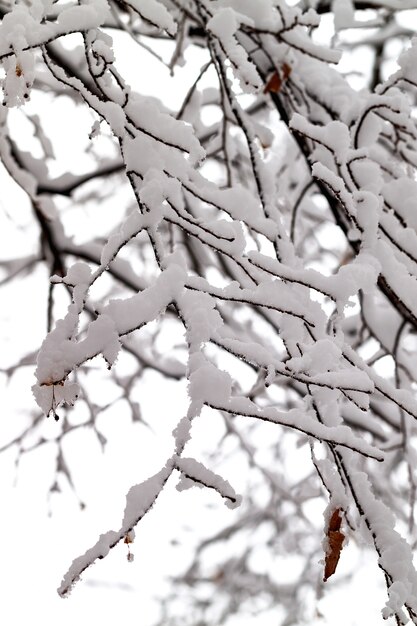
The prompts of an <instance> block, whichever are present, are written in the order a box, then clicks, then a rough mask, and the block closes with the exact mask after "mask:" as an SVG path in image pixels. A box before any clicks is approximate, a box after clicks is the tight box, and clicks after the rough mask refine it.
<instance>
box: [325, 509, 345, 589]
mask: <svg viewBox="0 0 417 626" xmlns="http://www.w3.org/2000/svg"><path fill="white" fill-rule="evenodd" d="M341 524H342V509H335V510H334V511H333V513H332V514H331V517H330V520H329V525H328V527H327V531H326V537H327V550H326V557H325V562H324V576H323V581H324V582H326V580H328V578H330V576H332V575H333V574H334V573H335V571H336V567H337V564H338V562H339V559H340V553H341V551H342V548H343V541H344V538H345V536H344V534H343V533H342V531H341V530H340V526H341Z"/></svg>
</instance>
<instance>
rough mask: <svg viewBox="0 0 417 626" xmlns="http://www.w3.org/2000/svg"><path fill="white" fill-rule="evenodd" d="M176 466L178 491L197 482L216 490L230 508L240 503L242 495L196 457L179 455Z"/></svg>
mask: <svg viewBox="0 0 417 626" xmlns="http://www.w3.org/2000/svg"><path fill="white" fill-rule="evenodd" d="M176 468H177V469H178V470H179V471H180V472H181V480H180V482H179V483H178V485H177V489H178V491H183V490H184V489H188V488H189V487H191V486H193V485H194V484H198V485H200V486H204V487H208V488H210V489H214V490H215V491H217V492H218V493H219V494H220V495H221V496H222V498H224V499H225V501H226V505H227V506H228V507H229V508H230V509H234V508H236V507H237V506H239V505H240V503H241V500H242V497H241V496H239V495H238V494H237V493H236V492H235V490H234V489H233V487H232V486H231V485H230V483H229V482H228V481H227V480H225V479H224V478H222V477H221V476H219V475H218V474H216V473H215V472H213V471H212V470H210V469H208V468H207V467H205V466H204V465H203V464H202V463H200V462H199V461H196V459H192V458H184V457H180V458H179V459H178V460H177V462H176Z"/></svg>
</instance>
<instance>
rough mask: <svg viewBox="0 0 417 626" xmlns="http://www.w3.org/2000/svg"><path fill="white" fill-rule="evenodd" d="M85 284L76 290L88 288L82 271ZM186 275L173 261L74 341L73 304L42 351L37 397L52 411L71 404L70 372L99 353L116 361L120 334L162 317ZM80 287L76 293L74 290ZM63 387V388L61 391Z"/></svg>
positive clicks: (105, 311)
mask: <svg viewBox="0 0 417 626" xmlns="http://www.w3.org/2000/svg"><path fill="white" fill-rule="evenodd" d="M75 276H77V278H78V279H79V280H80V272H74V271H73V272H72V273H71V272H70V273H69V275H67V279H66V280H67V282H71V280H74V278H75ZM83 278H86V279H87V282H86V283H83V282H78V283H77V285H78V288H81V289H82V291H83V292H86V291H87V289H88V285H89V282H90V280H89V279H90V274H88V273H87V275H85V274H84V275H83ZM184 280H185V275H184V272H183V270H182V269H181V268H180V267H179V266H178V265H176V264H173V265H170V266H169V267H168V268H167V269H166V270H164V271H163V272H162V273H161V274H160V276H159V277H158V278H157V279H156V281H155V283H154V284H153V285H151V286H149V287H148V288H146V289H144V290H143V291H141V292H140V293H138V294H136V295H135V296H131V297H130V298H127V299H125V300H120V299H119V300H110V302H109V303H108V304H107V306H106V307H104V309H103V311H102V313H100V314H99V315H98V316H97V318H96V319H95V320H94V321H93V322H91V323H90V324H89V326H88V329H87V332H86V333H85V336H84V337H83V339H81V340H77V339H76V333H77V329H78V322H79V310H78V309H79V307H78V306H77V304H76V303H75V302H74V303H73V304H71V305H70V306H69V308H68V313H67V315H66V316H65V318H64V319H62V320H58V322H57V324H56V327H55V329H54V330H53V331H51V332H50V333H49V335H48V336H47V337H46V338H45V340H44V342H43V344H42V347H41V350H40V352H39V355H38V366H37V369H36V376H37V380H38V382H37V384H36V385H34V387H33V393H34V394H35V398H36V401H37V402H38V404H39V406H40V407H41V408H42V409H43V410H44V412H45V414H46V415H48V414H49V413H50V412H51V411H54V412H55V409H56V407H57V406H58V405H59V404H60V402H61V401H65V402H66V403H69V404H72V403H73V401H74V399H75V397H74V392H73V391H72V386H71V385H69V383H68V382H67V380H66V379H67V376H68V375H69V374H70V373H71V372H73V371H74V370H75V369H77V368H78V367H79V366H80V365H81V364H83V363H85V362H86V361H88V360H90V359H92V358H93V357H95V356H97V355H98V354H101V355H102V356H103V358H104V359H105V361H106V362H107V364H108V366H109V367H111V366H112V364H113V363H114V362H115V360H116V358H117V355H118V353H119V350H120V337H122V336H124V335H127V334H129V333H131V332H133V331H134V330H136V329H138V328H141V327H142V326H144V325H145V324H147V323H149V322H150V321H152V320H154V319H155V318H157V317H158V316H159V315H161V314H162V313H163V312H164V311H165V309H166V308H167V306H168V305H169V304H170V303H171V302H172V301H173V300H175V298H176V297H178V295H179V293H180V292H181V290H182V289H183V286H184ZM76 289H77V288H75V289H74V292H75V293H76ZM61 390H65V393H64V394H62V393H61Z"/></svg>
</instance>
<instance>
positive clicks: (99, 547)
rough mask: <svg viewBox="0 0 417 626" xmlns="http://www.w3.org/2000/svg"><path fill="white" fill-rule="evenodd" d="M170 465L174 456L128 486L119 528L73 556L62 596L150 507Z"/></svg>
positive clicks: (104, 534)
mask: <svg viewBox="0 0 417 626" xmlns="http://www.w3.org/2000/svg"><path fill="white" fill-rule="evenodd" d="M173 467H174V459H173V458H171V459H169V460H168V461H167V463H166V465H165V466H164V467H163V468H162V469H161V470H160V471H159V472H157V473H156V474H154V475H153V476H151V477H150V478H148V479H147V480H145V481H144V482H142V483H139V484H138V485H134V486H133V487H131V488H130V489H129V491H128V493H127V495H126V506H125V510H124V515H123V519H122V523H121V526H120V528H119V530H117V531H115V530H109V531H108V532H106V533H103V534H102V535H100V537H99V539H98V541H97V543H95V544H94V546H92V547H91V548H89V549H88V550H87V551H86V552H85V553H84V554H83V555H82V556H79V557H77V558H76V559H74V561H73V562H72V564H71V566H70V567H69V569H68V571H67V572H66V573H65V575H64V577H63V579H62V581H61V584H60V586H59V587H58V590H57V591H58V593H59V595H60V596H61V597H65V596H68V595H69V593H70V592H71V590H72V587H73V586H74V585H75V583H76V582H77V581H79V580H80V576H81V574H82V573H83V572H84V571H85V570H86V569H87V568H88V567H90V565H92V564H93V563H94V562H95V561H96V560H97V559H104V558H105V557H106V556H107V554H108V553H109V551H110V550H111V549H112V548H114V547H115V546H116V545H117V544H118V543H119V542H120V541H122V540H123V539H124V538H125V537H126V535H128V534H129V533H130V532H131V531H132V530H133V529H134V527H135V526H136V525H137V524H138V523H139V521H140V520H141V519H142V518H143V517H144V515H146V513H147V512H148V511H149V510H150V509H151V508H152V507H153V505H154V503H155V501H156V499H157V498H158V496H159V494H160V493H161V491H162V489H163V488H164V486H165V483H166V482H167V480H168V478H169V476H170V475H171V473H172V470H173Z"/></svg>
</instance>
